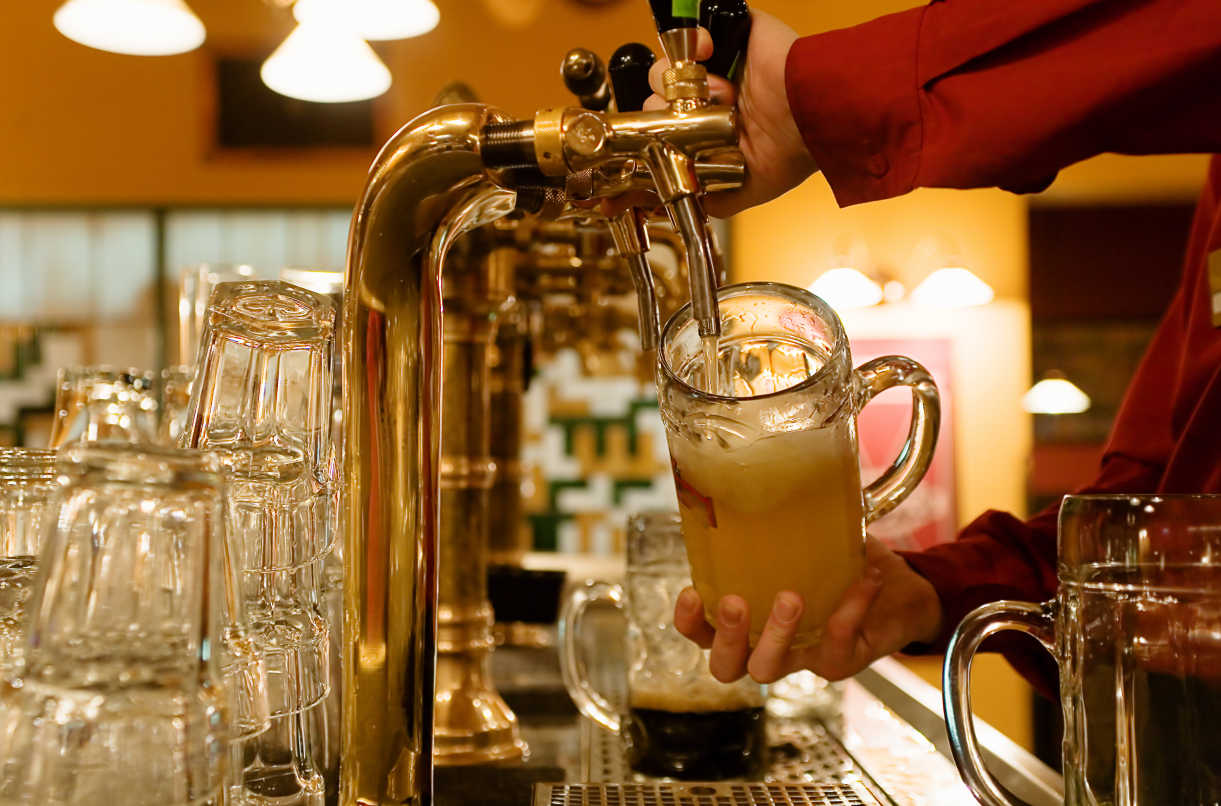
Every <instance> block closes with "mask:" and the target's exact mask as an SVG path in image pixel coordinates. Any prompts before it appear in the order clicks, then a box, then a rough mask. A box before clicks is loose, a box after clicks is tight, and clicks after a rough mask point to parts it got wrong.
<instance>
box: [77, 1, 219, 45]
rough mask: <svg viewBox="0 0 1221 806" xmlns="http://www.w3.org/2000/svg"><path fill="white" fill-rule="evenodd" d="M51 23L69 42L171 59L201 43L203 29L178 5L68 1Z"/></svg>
mask: <svg viewBox="0 0 1221 806" xmlns="http://www.w3.org/2000/svg"><path fill="white" fill-rule="evenodd" d="M54 23H55V27H56V29H58V30H59V32H60V33H61V34H63V35H64V36H66V37H68V38H69V39H71V40H72V41H74V42H79V43H80V44H82V45H88V46H89V47H91V48H97V49H98V50H106V51H110V52H111V53H125V54H128V55H131V56H172V55H174V54H176V53H186V52H187V51H190V50H194V49H195V48H197V47H199V46H200V45H202V44H203V41H204V36H205V33H204V26H203V23H202V22H200V20H199V17H196V16H195V13H194V12H193V11H191V9H189V8H188V7H187V4H186V3H185V2H183V0H68V2H66V3H64V4H63V5H62V6H60V7H59V10H57V11H56V12H55V17H54Z"/></svg>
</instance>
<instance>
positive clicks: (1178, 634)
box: [943, 495, 1221, 806]
mask: <svg viewBox="0 0 1221 806" xmlns="http://www.w3.org/2000/svg"><path fill="white" fill-rule="evenodd" d="M1058 566H1059V567H1058V572H1057V576H1058V577H1059V589H1058V591H1057V593H1056V598H1055V599H1053V600H1052V601H1050V602H1047V603H1044V604H1034V603H1030V602H1007V601H1001V602H993V603H991V604H987V605H984V606H982V607H980V608H977V609H976V610H974V611H973V612H971V613H970V614H969V615H968V616H967V617H966V618H965V619H963V621H962V623H961V624H959V625H958V629H957V630H956V631H955V633H954V637H953V639H952V640H951V641H950V646H949V650H948V652H947V654H946V661H945V664H946V665H945V686H944V695H943V696H944V698H945V712H946V726H947V728H948V729H949V734H950V744H951V748H952V750H953V753H954V761H955V763H956V764H957V765H958V769H959V772H960V773H961V774H962V778H963V781H964V782H965V783H966V784H967V785H968V786H969V787H970V788H971V791H972V793H973V794H974V795H975V797H976V799H978V800H979V801H980V803H983V804H986V806H1012V804H1020V803H1022V801H1020V800H1018V799H1017V798H1015V797H1014V796H1013V795H1012V794H1011V793H1009V792H1007V791H1006V790H1004V789H1003V788H1002V787H1001V785H1000V784H999V783H998V782H997V781H996V779H995V778H993V776H992V775H991V773H989V772H988V771H987V769H986V768H985V767H984V764H983V760H982V758H981V757H980V751H979V747H978V745H977V743H976V740H975V731H974V727H973V725H972V722H971V719H970V714H971V710H970V707H971V690H970V685H969V681H970V671H971V660H972V658H973V656H974V654H975V651H976V650H977V649H978V648H979V645H980V643H981V642H982V641H983V640H984V639H985V638H987V637H988V636H990V635H993V634H994V633H996V632H999V631H1001V630H1018V631H1021V632H1025V633H1028V634H1030V635H1032V636H1034V637H1035V638H1037V639H1038V640H1039V641H1040V642H1041V643H1042V644H1043V646H1044V647H1045V648H1046V649H1047V651H1048V652H1050V653H1051V654H1052V655H1053V656H1054V657H1055V658H1056V660H1057V661H1058V662H1059V667H1060V699H1061V704H1062V706H1063V708H1064V800H1065V802H1066V803H1067V804H1069V806H1087V804H1088V805H1089V806H1093V804H1113V805H1114V806H1140V804H1144V806H1150V805H1151V804H1156V805H1157V806H1180V805H1181V806H1200V805H1201V804H1215V803H1221V496H1218V495H1207V496H1205V495H1200V496H1194V495H1081V496H1075V495H1074V496H1068V497H1066V498H1065V499H1064V504H1063V506H1062V508H1061V510H1060V529H1059V562H1058Z"/></svg>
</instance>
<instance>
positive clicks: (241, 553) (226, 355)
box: [184, 281, 338, 806]
mask: <svg viewBox="0 0 1221 806" xmlns="http://www.w3.org/2000/svg"><path fill="white" fill-rule="evenodd" d="M334 318H335V309H334V304H333V302H332V301H331V300H330V299H329V298H328V297H324V296H322V295H319V294H316V293H313V292H311V291H307V290H305V289H302V288H298V287H296V286H293V285H290V284H288V283H285V282H280V281H252V282H241V283H221V284H220V285H218V286H217V287H216V289H215V290H214V291H213V293H212V297H211V302H210V304H209V306H208V308H207V313H206V316H205V320H204V324H203V333H202V336H201V347H200V353H199V364H198V366H197V368H196V375H195V378H194V381H193V383H192V394H191V403H190V406H189V410H188V413H187V418H186V427H185V436H184V441H185V442H186V443H187V444H188V445H190V446H192V447H200V448H208V449H210V450H215V451H217V452H218V453H219V454H220V455H221V457H222V462H223V464H224V466H225V475H226V478H227V480H228V482H229V493H228V518H229V523H230V528H231V530H232V532H233V536H234V540H233V544H234V550H235V561H236V564H237V566H238V568H240V570H241V573H242V599H243V602H244V604H245V607H246V609H247V612H248V613H249V616H250V623H251V627H252V631H253V635H254V637H255V640H256V641H257V642H258V644H259V645H260V647H261V648H262V649H263V651H264V653H265V658H266V670H267V683H268V685H267V698H268V707H269V711H270V714H271V716H272V720H271V725H270V727H269V729H268V730H267V732H266V733H264V734H263V735H261V736H259V737H257V738H255V739H253V740H252V741H250V742H246V743H244V744H243V745H242V746H241V747H238V748H235V750H234V754H233V757H234V766H235V770H236V775H235V780H234V785H233V788H232V790H231V791H232V797H233V798H234V799H237V800H241V801H243V802H246V803H250V804H257V803H263V802H275V803H277V804H283V805H284V806H286V805H287V804H290V803H291V804H306V803H313V802H315V801H317V800H318V799H320V798H321V797H323V793H324V782H323V779H322V776H321V774H320V772H319V770H320V765H319V764H318V763H317V760H316V759H315V758H314V747H315V744H316V742H315V739H314V737H313V735H312V734H313V723H314V721H315V719H314V716H315V715H314V714H312V713H311V711H312V710H313V709H316V708H318V707H319V704H320V703H322V702H323V700H324V699H325V698H326V697H327V695H328V693H329V691H330V685H331V680H330V650H331V639H330V628H329V619H328V612H327V602H326V596H325V594H326V590H325V584H324V579H323V574H322V570H323V560H324V558H325V557H326V555H327V554H328V552H329V551H330V550H331V547H332V545H333V540H334V536H335V534H336V533H337V531H338V530H337V529H336V528H335V523H334V519H335V518H336V517H337V516H338V507H337V505H336V501H335V496H336V494H337V491H338V485H337V484H336V483H335V471H336V468H335V461H334V449H333V446H332V442H331V424H332V387H333V383H332V372H333V370H332V361H333V354H334Z"/></svg>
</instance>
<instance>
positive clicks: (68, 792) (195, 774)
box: [0, 446, 230, 806]
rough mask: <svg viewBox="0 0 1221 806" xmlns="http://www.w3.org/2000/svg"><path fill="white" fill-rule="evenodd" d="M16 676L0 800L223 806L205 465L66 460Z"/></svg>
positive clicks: (153, 458) (207, 461)
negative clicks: (55, 520)
mask: <svg viewBox="0 0 1221 806" xmlns="http://www.w3.org/2000/svg"><path fill="white" fill-rule="evenodd" d="M65 459H66V462H65V465H64V468H65V473H66V475H67V478H68V481H67V484H66V487H65V490H64V496H63V504H62V507H61V510H60V512H61V514H60V517H59V519H58V523H57V527H56V529H55V530H54V531H53V532H52V533H51V534H50V535H49V536H48V538H47V543H46V545H45V546H44V547H43V551H42V554H41V560H40V562H41V563H42V564H43V568H42V570H41V572H40V574H39V577H38V579H37V581H36V583H35V590H34V594H33V597H32V599H31V601H30V604H29V608H28V617H29V620H28V640H27V643H26V646H25V654H24V658H23V662H22V663H21V664H20V665H19V667H18V670H17V673H16V674H15V676H13V677H10V678H8V679H6V680H5V681H4V682H3V683H0V724H3V725H4V730H3V731H0V802H3V803H8V804H22V805H23V806H26V805H28V806H35V804H37V806H49V805H54V806H97V804H123V806H199V805H200V804H220V803H221V802H222V799H223V796H224V787H223V784H224V779H225V773H226V766H227V760H228V750H229V728H230V724H229V713H228V703H227V696H226V691H225V688H224V686H223V684H222V682H221V680H222V675H221V671H220V668H219V657H218V654H217V652H216V648H217V646H218V644H219V643H221V640H220V639H221V614H222V608H221V607H218V606H217V605H218V603H220V602H222V601H223V600H224V597H225V593H226V591H225V587H226V585H225V571H224V548H223V547H224V511H223V506H224V501H223V487H222V479H221V477H220V474H219V468H218V466H217V464H216V461H215V458H214V457H211V456H208V455H206V454H199V453H197V452H192V453H184V452H181V451H169V450H165V449H161V448H140V449H131V448H129V447H126V446H97V447H81V448H73V449H72V450H71V451H70V452H69V453H68V455H67V456H66V457H65Z"/></svg>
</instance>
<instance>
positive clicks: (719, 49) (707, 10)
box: [700, 0, 750, 81]
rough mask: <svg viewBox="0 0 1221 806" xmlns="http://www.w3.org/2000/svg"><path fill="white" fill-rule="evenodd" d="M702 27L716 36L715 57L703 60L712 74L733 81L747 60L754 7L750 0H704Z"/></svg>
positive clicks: (714, 43) (701, 5)
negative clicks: (747, 47)
mask: <svg viewBox="0 0 1221 806" xmlns="http://www.w3.org/2000/svg"><path fill="white" fill-rule="evenodd" d="M700 26H701V27H703V28H706V29H707V30H708V33H709V35H710V36H711V37H712V58H710V59H708V60H707V61H704V62H701V64H703V65H704V67H705V68H706V69H707V70H708V72H709V73H711V74H712V75H716V76H721V77H722V78H727V79H729V80H730V81H733V80H734V79H735V78H736V77H737V74H738V73H739V72H741V70H742V65H743V64H744V63H745V62H746V45H747V43H748V42H749V41H750V8H749V7H747V5H746V0H703V2H702V3H700Z"/></svg>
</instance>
